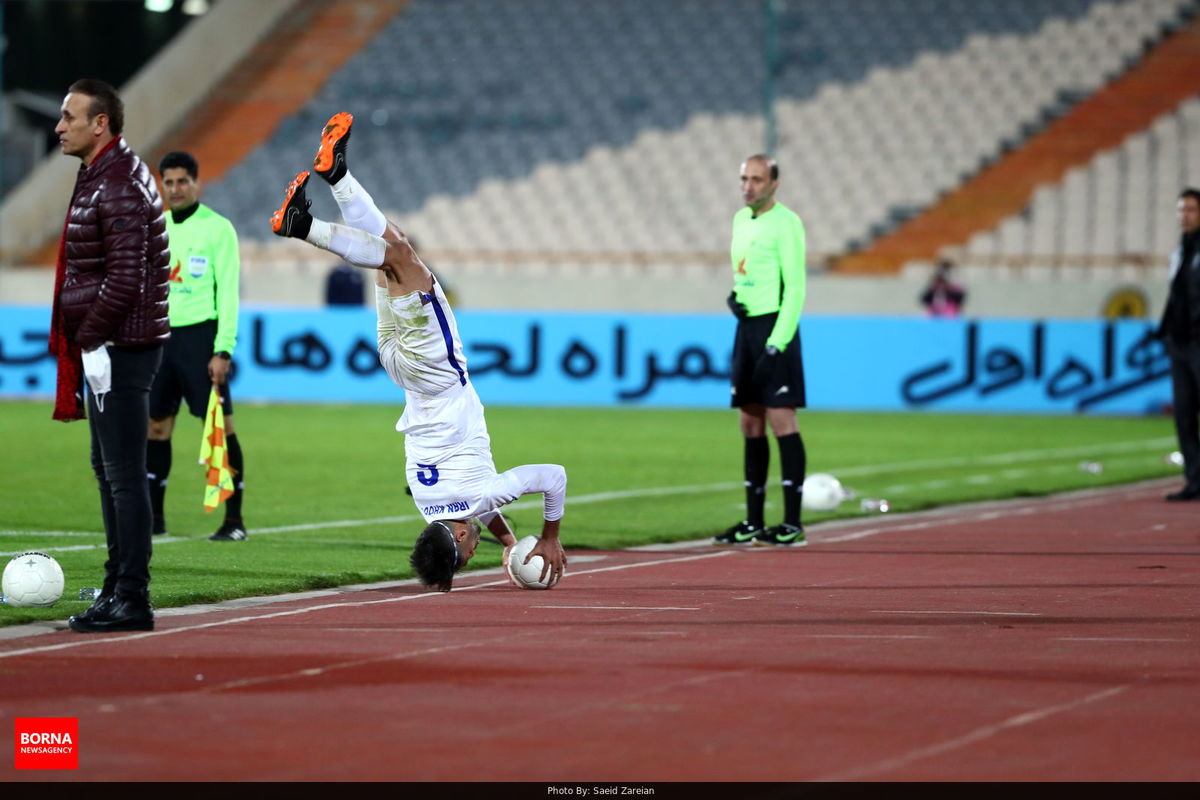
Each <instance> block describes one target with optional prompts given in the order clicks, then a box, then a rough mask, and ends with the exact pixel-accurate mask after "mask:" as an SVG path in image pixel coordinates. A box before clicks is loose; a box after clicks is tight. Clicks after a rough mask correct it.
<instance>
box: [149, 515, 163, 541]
mask: <svg viewBox="0 0 1200 800" xmlns="http://www.w3.org/2000/svg"><path fill="white" fill-rule="evenodd" d="M150 532H151V533H153V534H154V535H155V536H162V535H164V534H165V533H166V532H167V521H166V520H165V519H163V518H162V517H155V518H154V521H153V522H152V523H151V527H150Z"/></svg>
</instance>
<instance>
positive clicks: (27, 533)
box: [0, 531, 104, 539]
mask: <svg viewBox="0 0 1200 800" xmlns="http://www.w3.org/2000/svg"><path fill="white" fill-rule="evenodd" d="M33 533H36V534H37V535H38V536H91V537H92V538H93V539H94V538H96V537H97V536H103V535H104V534H103V533H95V532H93V531H0V536H30V535H32V534H33Z"/></svg>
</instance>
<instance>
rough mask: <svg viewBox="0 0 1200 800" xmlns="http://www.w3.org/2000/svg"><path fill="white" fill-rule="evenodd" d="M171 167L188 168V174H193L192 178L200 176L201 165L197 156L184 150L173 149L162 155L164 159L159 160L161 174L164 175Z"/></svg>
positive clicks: (159, 172)
mask: <svg viewBox="0 0 1200 800" xmlns="http://www.w3.org/2000/svg"><path fill="white" fill-rule="evenodd" d="M169 169H184V170H187V174H188V175H191V176H192V180H196V178H198V177H200V165H199V164H197V163H196V159H195V157H194V156H193V155H192V154H191V153H185V152H184V151H182V150H172V151H171V152H169V153H167V154H166V155H165V156H163V157H162V161H159V162H158V174H159V175H162V174H163V173H164V172H166V171H167V170H169Z"/></svg>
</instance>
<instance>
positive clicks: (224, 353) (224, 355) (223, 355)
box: [213, 350, 233, 361]
mask: <svg viewBox="0 0 1200 800" xmlns="http://www.w3.org/2000/svg"><path fill="white" fill-rule="evenodd" d="M213 355H214V356H220V357H221V358H223V359H225V360H226V361H229V360H231V359H232V358H233V356H232V355H230V354H229V351H228V350H218V351H217V352H215V353H213Z"/></svg>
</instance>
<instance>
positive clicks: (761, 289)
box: [713, 154, 806, 546]
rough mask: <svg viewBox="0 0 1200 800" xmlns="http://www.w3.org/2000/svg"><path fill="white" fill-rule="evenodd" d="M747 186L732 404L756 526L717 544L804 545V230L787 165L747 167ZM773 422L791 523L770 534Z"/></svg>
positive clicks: (737, 276)
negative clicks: (800, 415)
mask: <svg viewBox="0 0 1200 800" xmlns="http://www.w3.org/2000/svg"><path fill="white" fill-rule="evenodd" d="M741 178H742V199H743V201H745V203H746V207H745V208H743V209H741V210H740V211H738V212H737V214H735V215H734V217H733V240H732V244H731V245H730V258H731V260H732V264H733V292H732V293H731V294H730V295H729V298H728V303H729V307H730V309H731V310H732V311H733V313H734V314H735V315H736V316H737V318H738V325H737V334H736V336H735V338H734V342H733V361H732V375H731V381H732V399H731V402H730V404H731V405H732V406H733V407H734V408H738V409H741V411H740V415H739V416H740V423H741V430H742V435H743V436H744V437H745V451H744V460H743V470H744V476H745V484H746V519H744V520H742V521H741V522H739V523H738V524H737V525H734V526H733V527H732V528H730V529H729V530H727V531H725V533H723V534H721V535H719V536H716V537H714V538H713V542H714V543H715V544H734V545H744V544H756V545H792V546H794V545H803V544H805V543H806V542H805V539H804V528H803V526H802V525H801V524H800V502H801V495H802V492H803V490H804V472H805V468H806V456H805V452H804V440H803V439H801V438H800V429H799V427H798V425H797V424H796V409H798V408H804V405H805V396H804V363H803V360H802V359H801V354H800V331H799V324H800V312H801V310H802V309H803V307H804V289H805V272H804V269H805V263H804V248H805V245H804V223H803V222H801V221H800V217H798V216H797V215H796V213H795V212H794V211H792V210H791V209H790V208H788V207H787V206H785V205H784V204H783V203H780V202H779V201H777V200H776V199H775V191H776V190H777V189H778V188H779V166H778V165H777V164H776V163H775V161H774V159H772V158H771V157H770V156H767V155H762V154H759V155H754V156H750V158H748V159H746V160H745V162H743V163H742V170H741ZM768 424H769V425H770V427H771V432H772V433H774V434H775V439H776V441H777V442H778V443H779V461H780V464H781V468H782V473H783V522H782V523H781V524H779V525H777V526H775V527H772V528H767V527H765V521H764V518H763V506H764V503H765V501H766V483H767V471H768V467H769V466H770V461H771V451H770V447H769V445H768V442H767V425H768Z"/></svg>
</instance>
